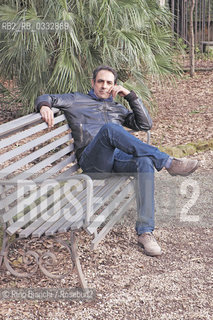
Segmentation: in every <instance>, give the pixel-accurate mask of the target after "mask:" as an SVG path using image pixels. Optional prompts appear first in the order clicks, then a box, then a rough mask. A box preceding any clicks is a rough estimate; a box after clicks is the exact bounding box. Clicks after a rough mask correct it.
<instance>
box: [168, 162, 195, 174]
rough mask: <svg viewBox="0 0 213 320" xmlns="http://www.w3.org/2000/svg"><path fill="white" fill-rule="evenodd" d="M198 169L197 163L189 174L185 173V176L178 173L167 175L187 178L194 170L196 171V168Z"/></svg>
mask: <svg viewBox="0 0 213 320" xmlns="http://www.w3.org/2000/svg"><path fill="white" fill-rule="evenodd" d="M198 167H199V162H197V164H196V166H195V167H194V168H193V169H192V170H191V171H189V172H186V173H185V174H182V173H181V174H180V173H170V172H169V174H170V175H171V176H173V177H174V176H182V177H187V176H189V175H190V174H191V173H193V172H195V170H197V168H198Z"/></svg>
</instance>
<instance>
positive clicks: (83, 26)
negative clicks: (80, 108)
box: [0, 0, 179, 113]
mask: <svg viewBox="0 0 213 320" xmlns="http://www.w3.org/2000/svg"><path fill="white" fill-rule="evenodd" d="M170 20H171V14H170V13H169V11H168V10H167V8H166V7H160V6H159V4H158V1H157V0H131V1H130V0H117V1H115V0H78V1H74V0H48V1H41V0H37V1H34V0H22V1H15V0H7V1H5V0H1V5H0V22H1V23H3V22H5V21H6V22H8V21H9V22H14V23H16V24H17V25H18V24H19V23H20V22H32V23H33V22H35V21H37V22H42V21H49V22H57V21H61V22H66V23H68V24H69V29H68V30H54V31H50V30H46V31H45V32H44V31H36V32H33V31H27V30H21V31H20V30H17V28H14V30H9V29H8V30H6V31H5V30H1V33H0V74H1V82H0V92H1V93H3V94H4V97H6V98H7V99H5V100H4V101H5V102H8V103H11V102H15V103H19V102H20V103H21V104H22V105H23V106H25V108H24V112H25V113H26V112H31V111H32V110H33V105H34V100H35V98H36V97H37V96H38V95H40V94H42V93H47V92H48V93H65V92H70V91H83V92H87V90H88V89H89V87H90V76H91V73H92V70H93V69H94V68H95V67H96V66H97V65H99V64H109V65H111V66H112V67H114V68H116V69H117V70H118V72H119V81H120V82H121V83H125V86H126V87H128V88H129V89H133V88H134V90H135V91H136V92H137V93H139V94H140V95H141V96H142V97H143V99H144V100H145V101H149V100H150V96H151V94H150V90H149V81H150V78H152V77H154V78H156V79H161V78H162V76H168V77H170V76H171V75H172V74H174V73H178V72H179V67H178V65H177V63H176V62H175V59H174V54H175V49H174V47H173V45H172V43H173V42H172V33H171V27H170ZM8 80H12V82H13V84H14V85H15V88H16V90H15V91H14V90H12V91H11V90H9V91H8V87H7V85H5V81H8ZM6 83H7V82H6Z"/></svg>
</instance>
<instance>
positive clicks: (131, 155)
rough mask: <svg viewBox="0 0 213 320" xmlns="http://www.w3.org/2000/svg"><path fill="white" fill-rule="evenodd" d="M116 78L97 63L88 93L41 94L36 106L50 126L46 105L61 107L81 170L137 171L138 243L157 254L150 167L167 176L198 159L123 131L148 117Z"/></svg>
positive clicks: (147, 125) (184, 171)
mask: <svg viewBox="0 0 213 320" xmlns="http://www.w3.org/2000/svg"><path fill="white" fill-rule="evenodd" d="M116 83H117V73H116V71H115V70H114V69H112V68H111V67H109V66H99V67H98V68H97V69H95V70H94V71H93V78H92V89H91V90H90V92H89V93H88V94H82V93H79V92H75V93H70V94H45V95H42V96H39V97H38V98H37V99H36V102H35V106H36V108H37V111H40V113H41V115H42V118H43V119H44V120H45V121H46V122H47V123H48V126H49V127H52V126H53V121H54V119H53V117H54V116H53V112H52V110H51V108H52V107H56V108H59V109H60V110H63V111H64V113H65V116H66V118H67V121H68V123H69V125H70V127H71V129H72V134H73V137H74V143H75V149H76V155H77V159H78V162H79V164H80V166H81V168H82V169H83V171H84V172H85V173H93V174H94V173H95V174H100V175H105V174H106V173H112V172H116V173H121V174H129V175H133V174H134V175H135V176H136V178H137V179H136V200H137V211H138V218H137V222H136V231H137V234H138V243H139V245H141V246H142V247H143V248H144V251H145V253H146V254H147V255H150V256H158V255H161V253H162V251H161V248H160V246H159V245H158V243H157V241H156V240H155V238H154V235H153V230H154V169H156V170H157V171H160V170H161V169H163V168H166V169H167V171H168V172H169V173H170V174H171V175H183V176H186V175H188V174H190V173H192V172H193V171H195V170H196V169H197V167H198V161H197V160H188V159H184V160H180V159H173V158H171V157H170V156H169V155H168V154H166V153H163V152H160V151H159V150H158V148H156V147H153V146H151V145H148V144H146V143H143V142H142V141H141V140H139V139H137V138H136V137H135V136H133V135H132V134H130V133H128V132H127V131H126V130H125V129H124V128H123V126H126V127H129V128H131V129H133V130H136V131H140V130H145V131H147V130H149V129H151V127H152V120H151V118H150V116H149V113H148V111H147V109H146V108H145V107H144V105H143V103H142V101H141V100H140V99H139V98H138V97H137V95H136V94H135V93H134V92H133V91H131V92H130V91H129V90H127V89H126V88H124V87H123V86H121V85H117V84H116ZM117 95H120V96H121V97H124V99H126V100H127V101H128V103H129V106H130V109H131V111H130V110H127V109H126V108H125V107H124V106H122V105H121V104H118V103H116V102H115V101H114V98H115V97H116V96H117Z"/></svg>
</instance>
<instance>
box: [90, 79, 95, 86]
mask: <svg viewBox="0 0 213 320" xmlns="http://www.w3.org/2000/svg"><path fill="white" fill-rule="evenodd" d="M94 84H95V82H94V80H93V79H92V80H91V85H92V88H94Z"/></svg>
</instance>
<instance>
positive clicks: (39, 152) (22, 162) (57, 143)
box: [0, 134, 70, 178]
mask: <svg viewBox="0 0 213 320" xmlns="http://www.w3.org/2000/svg"><path fill="white" fill-rule="evenodd" d="M69 139H70V134H67V135H66V136H63V137H62V138H60V139H58V140H56V141H53V142H51V143H50V144H48V145H46V146H45V147H42V148H39V149H38V150H36V151H35V152H33V153H31V154H29V155H28V156H26V157H24V158H22V159H21V160H19V161H17V162H15V163H12V164H11V165H9V166H8V167H6V168H4V169H2V170H0V177H1V178H4V177H6V176H7V175H9V174H11V172H14V171H15V170H18V169H20V168H21V167H23V166H24V165H26V164H28V163H30V162H32V161H34V160H35V159H37V158H39V157H41V156H42V155H44V154H46V153H48V152H49V151H52V150H53V149H55V148H57V147H58V146H60V145H62V144H64V143H65V142H67V141H69Z"/></svg>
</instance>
